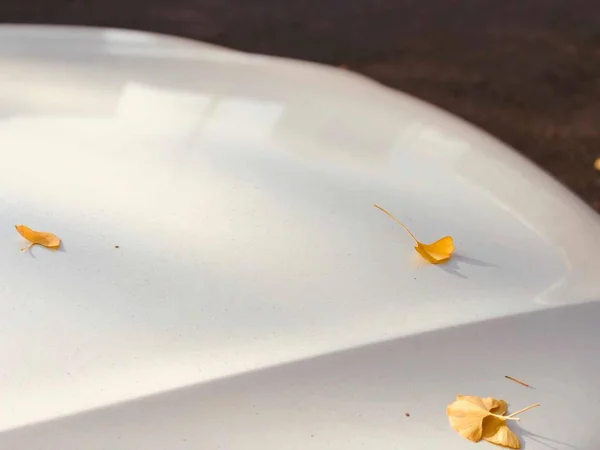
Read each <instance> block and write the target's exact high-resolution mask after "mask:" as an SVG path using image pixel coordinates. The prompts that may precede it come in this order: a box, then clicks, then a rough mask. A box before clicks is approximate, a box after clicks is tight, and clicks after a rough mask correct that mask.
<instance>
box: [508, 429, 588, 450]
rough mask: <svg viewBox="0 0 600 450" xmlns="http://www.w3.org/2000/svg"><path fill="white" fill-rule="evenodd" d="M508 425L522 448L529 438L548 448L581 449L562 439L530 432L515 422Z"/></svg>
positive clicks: (559, 449)
mask: <svg viewBox="0 0 600 450" xmlns="http://www.w3.org/2000/svg"><path fill="white" fill-rule="evenodd" d="M508 426H509V428H510V429H511V430H512V431H513V432H514V433H515V434H516V435H517V436H518V437H519V440H520V441H521V448H522V449H525V448H527V441H528V440H531V441H534V442H537V443H538V444H540V445H542V446H544V447H545V448H547V449H548V450H583V449H582V448H581V447H578V446H575V445H571V444H568V443H566V442H563V441H558V440H556V439H552V438H549V437H546V436H541V435H539V434H535V433H531V432H529V431H527V430H525V429H523V428H521V426H520V425H519V424H518V423H516V422H511V423H509V424H508Z"/></svg>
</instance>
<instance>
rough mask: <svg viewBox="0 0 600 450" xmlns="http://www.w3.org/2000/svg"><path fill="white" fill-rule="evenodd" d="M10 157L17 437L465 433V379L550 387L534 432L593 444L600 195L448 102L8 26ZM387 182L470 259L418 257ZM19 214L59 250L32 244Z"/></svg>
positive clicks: (12, 392)
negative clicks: (578, 193) (457, 400)
mask: <svg viewBox="0 0 600 450" xmlns="http://www.w3.org/2000/svg"><path fill="white" fill-rule="evenodd" d="M0 152H1V159H0V161H1V164H0V219H1V221H2V223H1V224H0V248H2V257H1V258H0V311H1V317H2V328H1V334H0V398H1V399H2V407H1V408H0V449H7V450H8V449H28V450H30V449H44V450H82V449H85V450H99V449H119V450H121V449H122V450H134V449H144V450H158V449H168V450H184V449H196V450H197V449H202V450H212V449H226V450H234V449H257V450H258V449H260V450H271V449H272V450H283V449H311V450H320V449H323V450H324V449H328V450H329V449H344V450H354V449H363V448H368V449H372V450H375V449H377V450H380V449H381V450H383V449H411V450H418V449H423V450H425V449H426V450H431V449H442V448H443V449H445V450H461V449H469V448H472V446H473V444H472V443H470V442H468V441H466V440H463V439H462V438H461V437H460V436H458V434H456V433H455V432H454V431H452V430H451V429H450V427H449V425H448V420H447V417H446V414H445V407H446V405H447V404H448V403H450V402H451V401H452V400H453V399H454V397H455V396H456V394H471V395H481V396H494V397H497V398H503V399H506V400H507V401H508V402H509V403H510V405H511V409H512V410H515V409H519V408H521V407H523V406H527V405H528V404H530V403H537V402H539V403H541V404H542V406H541V407H540V408H537V409H535V410H533V411H531V412H527V413H526V414H524V415H523V417H522V422H521V426H522V429H519V428H517V429H516V430H517V432H518V433H519V434H520V435H521V436H522V440H523V442H524V445H525V447H526V448H527V450H545V449H559V450H562V449H565V450H567V449H578V450H595V449H598V448H600V429H599V428H598V425H597V419H598V418H600V394H599V392H600V352H599V351H598V348H599V347H598V343H600V331H599V326H598V324H599V320H598V319H599V318H600V303H598V301H599V300H600V276H599V273H600V262H599V259H598V258H597V255H596V253H597V250H598V248H599V245H600V221H599V219H598V216H597V215H596V214H595V213H594V212H593V211H591V209H589V208H588V207H587V206H586V205H584V204H583V203H582V202H581V201H580V200H579V199H577V198H576V197H575V196H574V195H572V194H571V193H570V192H568V191H567V190H566V189H565V188H563V187H562V186H561V185H559V184H558V183H557V182H556V181H554V180H553V179H552V178H550V177H549V176H548V175H546V174H545V173H543V172H542V171H541V170H539V169H538V168H536V167H535V166H533V165H532V164H530V163H529V162H528V161H526V160H525V159H524V158H522V157H521V156H519V155H517V154H516V153H515V152H513V151H512V150H511V149H509V148H508V147H507V146H505V145H504V144H502V143H500V142H498V141H497V140H495V139H493V138H491V137H489V136H488V135H486V134H484V133H483V132H481V131H479V130H477V129H475V128H474V127H472V126H470V125H468V124H466V123H464V122H462V121H460V120H459V119H457V118H455V117H453V116H451V115H449V114H447V113H444V112H442V111H439V110H437V109H436V108H434V107H432V106H430V105H427V104H424V103H422V102H420V101H418V100H415V99H413V98H411V97H409V96H406V95H404V94H400V93H397V92H394V91H392V90H390V89H387V88H385V87H383V86H380V85H379V84H377V83H375V82H372V81H369V80H367V79H366V78H363V77H361V76H359V75H356V74H353V73H351V72H349V71H345V70H339V69H334V68H328V67H323V66H319V65H315V64H310V63H302V62H296V61H289V60H283V59H277V58H271V57H266V56H258V55H250V54H244V53H239V52H235V51H231V50H226V49H222V48H219V47H215V46H211V45H206V44H201V43H195V42H190V41H187V40H182V39H177V38H171V37H165V36H159V35H154V34H148V33H140V32H128V31H118V30H110V29H88V28H76V27H42V26H7V25H4V26H0ZM373 203H379V204H381V205H382V206H384V207H385V208H387V209H389V210H390V211H391V212H392V213H394V214H396V215H397V216H398V217H399V218H400V219H401V220H403V221H404V223H405V224H406V225H407V226H408V227H409V228H410V229H411V230H412V231H413V232H414V233H415V234H416V235H417V237H418V238H420V239H421V240H422V241H425V242H432V241H434V240H436V239H438V238H440V237H442V236H444V235H451V236H453V238H454V240H455V244H456V249H457V250H456V255H455V257H454V258H453V259H452V260H451V261H450V262H449V263H448V264H446V265H440V266H433V265H427V264H424V263H422V262H421V261H420V260H419V258H418V256H417V255H416V254H415V252H414V250H413V249H412V245H413V244H412V241H411V239H410V237H409V236H408V235H407V234H406V233H405V232H404V231H403V230H402V229H400V228H399V227H398V226H396V225H395V224H394V222H392V221H391V220H390V219H389V218H387V217H386V216H385V215H383V214H382V213H381V212H379V211H377V210H376V209H375V208H373V206H372V204H373ZM20 223H23V224H26V225H28V226H30V227H32V228H34V229H40V230H45V231H51V232H53V233H56V234H57V235H59V236H60V237H61V238H62V240H63V243H64V248H63V249H62V251H59V252H52V251H48V250H46V249H43V248H40V247H37V248H36V247H34V248H33V249H32V250H31V252H30V253H21V252H20V251H19V249H20V247H21V246H22V245H23V240H22V238H21V237H20V236H19V235H18V234H17V233H16V231H15V229H14V225H15V224H20ZM116 246H118V248H116ZM505 375H511V376H514V377H517V378H519V379H522V380H524V381H526V382H527V383H530V384H531V385H533V386H534V388H535V389H527V388H524V387H523V386H520V385H518V384H516V383H513V382H510V381H508V380H506V379H505V378H504V376H505ZM405 413H409V414H410V417H407V416H406V415H405ZM480 445H481V446H482V448H485V447H486V446H487V447H489V448H491V447H490V444H487V443H481V444H480Z"/></svg>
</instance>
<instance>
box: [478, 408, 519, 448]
mask: <svg viewBox="0 0 600 450" xmlns="http://www.w3.org/2000/svg"><path fill="white" fill-rule="evenodd" d="M481 439H484V440H486V441H488V442H491V443H492V444H496V445H499V446H501V447H507V448H516V449H519V448H521V442H520V441H519V438H518V437H517V435H516V434H515V433H513V432H512V430H511V429H510V428H508V425H507V424H506V420H502V419H499V418H498V417H494V416H489V417H486V418H485V419H483V433H482V434H481Z"/></svg>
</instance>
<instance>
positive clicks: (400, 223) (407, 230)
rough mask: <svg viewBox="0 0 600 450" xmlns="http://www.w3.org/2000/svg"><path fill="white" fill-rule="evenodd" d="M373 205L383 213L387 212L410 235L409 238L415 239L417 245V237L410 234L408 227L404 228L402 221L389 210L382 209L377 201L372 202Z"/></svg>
mask: <svg viewBox="0 0 600 450" xmlns="http://www.w3.org/2000/svg"><path fill="white" fill-rule="evenodd" d="M373 206H374V207H375V208H377V209H379V210H380V211H382V212H384V213H385V214H387V215H388V216H389V217H390V218H392V220H394V221H395V222H396V223H397V224H398V225H400V226H401V227H402V228H404V230H405V231H406V232H407V233H408V234H409V235H410V237H411V238H413V240H414V241H415V243H416V244H417V245H418V244H419V241H418V240H417V238H416V237H415V235H414V234H412V233H411V232H410V230H409V229H408V228H406V225H404V224H403V223H402V222H400V221H399V220H398V219H396V217H395V216H394V215H393V214H392V213H390V212H389V211H387V210H385V209H383V208H382V207H381V206H379V205H378V204H377V203H374V204H373Z"/></svg>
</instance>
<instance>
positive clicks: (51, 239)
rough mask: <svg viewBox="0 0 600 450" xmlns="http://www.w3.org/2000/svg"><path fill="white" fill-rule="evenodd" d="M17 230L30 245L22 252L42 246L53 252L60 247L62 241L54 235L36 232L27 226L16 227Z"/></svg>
mask: <svg viewBox="0 0 600 450" xmlns="http://www.w3.org/2000/svg"><path fill="white" fill-rule="evenodd" d="M15 228H16V229H17V231H18V232H19V234H20V235H21V236H23V237H24V238H25V239H27V240H28V241H29V245H28V246H27V247H24V248H22V249H21V251H26V250H29V249H30V248H31V247H33V246H34V245H41V246H42V247H46V248H49V249H52V250H56V249H58V247H60V239H59V238H58V237H57V236H55V235H53V234H52V233H45V232H42V231H34V230H32V229H31V228H29V227H26V226H25V225H15Z"/></svg>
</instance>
